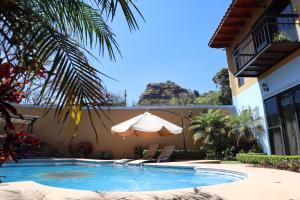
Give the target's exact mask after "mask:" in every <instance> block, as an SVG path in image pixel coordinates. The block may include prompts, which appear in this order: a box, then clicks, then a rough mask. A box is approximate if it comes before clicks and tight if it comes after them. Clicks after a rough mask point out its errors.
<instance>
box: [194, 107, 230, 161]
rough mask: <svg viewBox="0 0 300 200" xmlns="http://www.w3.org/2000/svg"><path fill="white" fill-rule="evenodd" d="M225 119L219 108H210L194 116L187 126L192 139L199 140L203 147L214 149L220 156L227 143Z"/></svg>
mask: <svg viewBox="0 0 300 200" xmlns="http://www.w3.org/2000/svg"><path fill="white" fill-rule="evenodd" d="M226 119H227V118H226V116H225V114H224V113H223V112H222V111H221V110H213V109H210V110H208V111H207V112H206V113H202V114H200V115H198V116H196V117H194V118H193V120H192V121H191V126H190V127H189V130H191V131H192V134H193V139H194V141H195V142H200V143H201V144H202V145H203V147H206V148H208V149H210V150H212V151H214V152H215V154H216V155H217V157H221V156H222V152H223V151H224V150H226V148H227V147H228V145H229V141H228V140H229V138H228V135H227V133H228V130H227V127H226Z"/></svg>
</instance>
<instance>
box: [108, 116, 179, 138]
mask: <svg viewBox="0 0 300 200" xmlns="http://www.w3.org/2000/svg"><path fill="white" fill-rule="evenodd" d="M111 132H112V134H114V135H118V136H123V137H126V136H141V137H155V136H169V135H178V134H180V133H181V132H182V128H181V127H179V126H176V125H175V124H172V123H171V122H168V121H167V120H164V119H162V118H160V117H158V116H156V115H152V114H151V113H149V112H145V113H144V114H141V115H138V116H136V117H134V118H131V119H129V120H127V121H125V122H122V123H120V124H117V125H115V126H113V127H112V128H111Z"/></svg>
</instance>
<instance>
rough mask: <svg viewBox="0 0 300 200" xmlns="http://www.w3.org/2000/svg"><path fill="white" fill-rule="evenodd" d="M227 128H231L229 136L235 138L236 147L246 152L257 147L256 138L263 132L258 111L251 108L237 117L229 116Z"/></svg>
mask: <svg viewBox="0 0 300 200" xmlns="http://www.w3.org/2000/svg"><path fill="white" fill-rule="evenodd" d="M227 126H228V127H230V126H231V131H230V134H233V135H235V136H236V138H237V147H239V148H242V149H244V150H246V151H248V150H250V149H251V148H252V147H253V145H258V144H257V143H258V141H257V137H258V136H260V135H261V134H262V133H264V131H265V130H264V127H263V125H262V118H261V117H260V116H259V115H258V109H257V108H255V109H252V108H251V107H248V108H247V109H244V110H242V111H241V112H240V114H239V115H236V114H235V115H231V116H229V117H228V120H227Z"/></svg>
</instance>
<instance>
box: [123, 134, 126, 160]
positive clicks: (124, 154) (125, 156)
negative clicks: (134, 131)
mask: <svg viewBox="0 0 300 200" xmlns="http://www.w3.org/2000/svg"><path fill="white" fill-rule="evenodd" d="M123 141H125V137H123ZM124 143H125V142H124ZM124 146H125V144H124ZM124 159H126V151H124Z"/></svg>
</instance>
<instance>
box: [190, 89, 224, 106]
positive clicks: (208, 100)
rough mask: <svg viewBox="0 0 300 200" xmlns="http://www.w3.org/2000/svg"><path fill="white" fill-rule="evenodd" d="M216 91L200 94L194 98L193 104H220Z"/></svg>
mask: <svg viewBox="0 0 300 200" xmlns="http://www.w3.org/2000/svg"><path fill="white" fill-rule="evenodd" d="M219 96H220V94H219V92H218V91H209V92H205V93H203V94H200V95H199V97H198V98H196V99H195V101H194V104H196V105H220V104H221V103H220V101H219Z"/></svg>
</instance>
